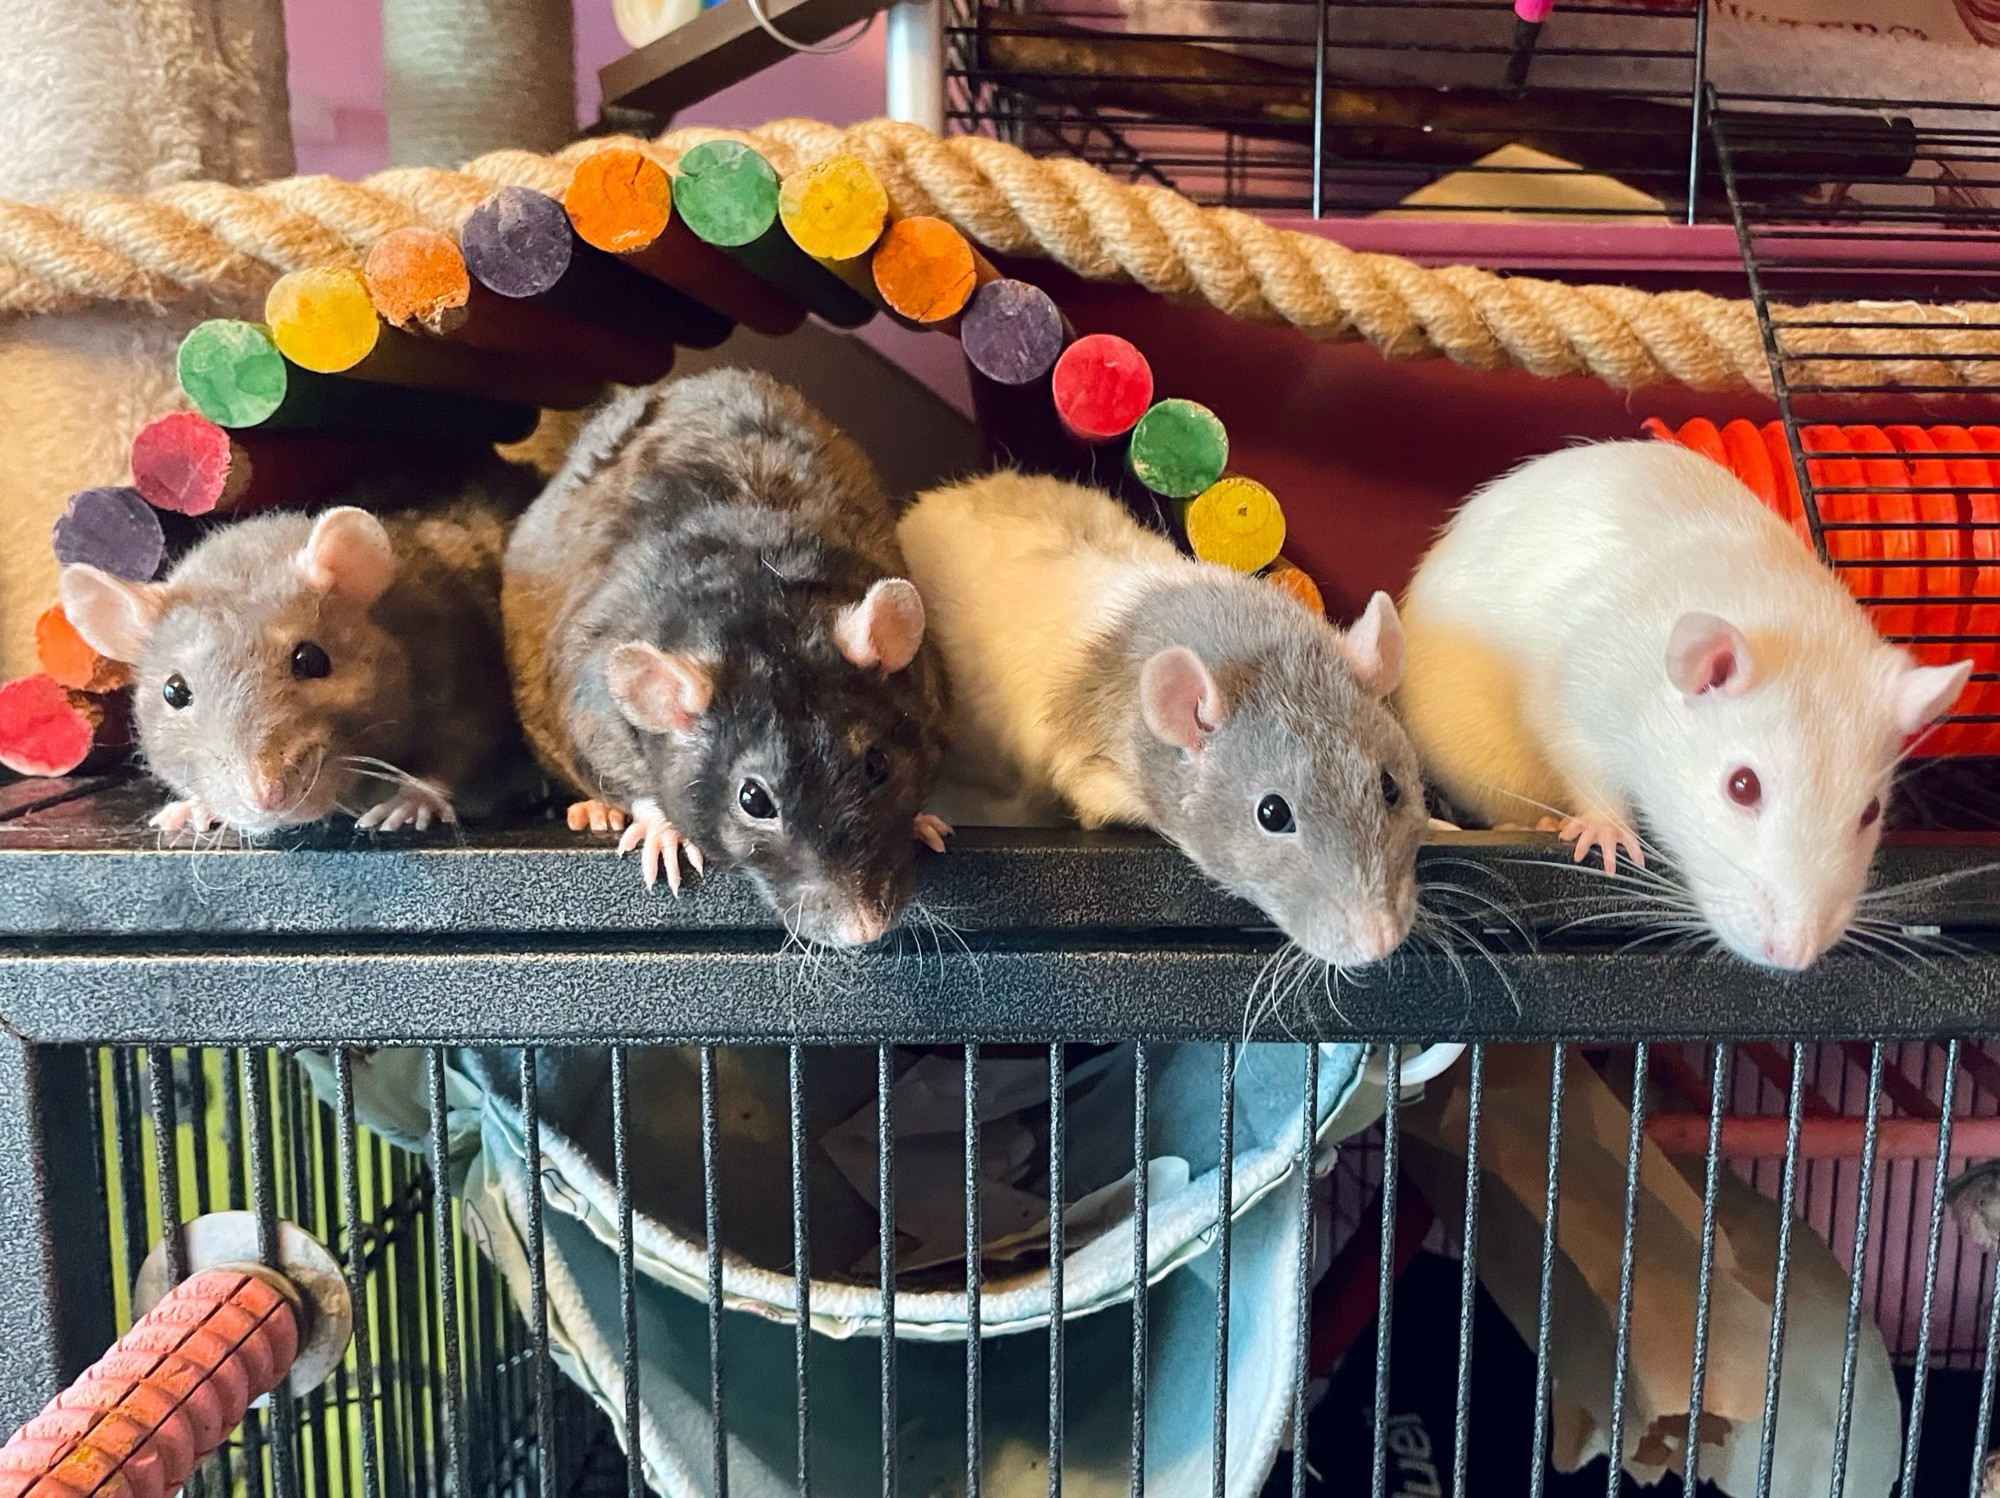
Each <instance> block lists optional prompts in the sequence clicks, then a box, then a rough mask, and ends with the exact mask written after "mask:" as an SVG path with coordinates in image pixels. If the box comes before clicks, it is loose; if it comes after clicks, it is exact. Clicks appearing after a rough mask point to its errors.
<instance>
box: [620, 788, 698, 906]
mask: <svg viewBox="0 0 2000 1498" xmlns="http://www.w3.org/2000/svg"><path fill="white" fill-rule="evenodd" d="M634 848H643V849H644V851H643V852H642V853H641V854H640V855H639V871H640V873H642V874H643V875H644V876H645V879H646V888H647V889H651V888H652V887H653V886H654V885H656V884H658V883H659V882H660V870H661V868H662V866H664V867H665V869H666V874H667V888H668V889H670V890H672V891H673V892H674V893H675V894H679V893H680V892H681V855H682V854H683V853H685V854H686V855H687V861H688V863H689V864H690V865H691V866H692V867H693V869H694V871H695V872H696V873H697V874H699V873H700V872H701V871H702V858H701V849H699V848H697V847H696V846H695V845H694V844H693V843H691V842H689V841H687V839H685V838H684V837H682V836H681V834H680V829H679V828H677V827H675V826H674V824H673V823H672V822H669V821H668V820H667V814H666V812H665V811H663V810H662V809H661V807H660V803H659V802H657V801H653V800H649V799H645V798H641V799H640V800H637V801H634V802H633V803H632V825H631V826H630V827H627V828H626V829H625V835H624V836H623V837H621V838H619V839H618V851H619V852H620V853H621V854H623V853H630V852H631V851H632V850H633V849H634Z"/></svg>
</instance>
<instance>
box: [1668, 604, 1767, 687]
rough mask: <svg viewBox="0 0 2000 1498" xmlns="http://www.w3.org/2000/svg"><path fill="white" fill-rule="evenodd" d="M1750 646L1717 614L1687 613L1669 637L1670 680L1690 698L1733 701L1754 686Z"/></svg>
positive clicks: (1681, 617) (1735, 628) (1678, 620)
mask: <svg viewBox="0 0 2000 1498" xmlns="http://www.w3.org/2000/svg"><path fill="white" fill-rule="evenodd" d="M1750 677H1751V671H1750V646H1749V643H1748V642H1747V641H1745V640H1744V638H1743V633H1742V631H1741V630H1739V629H1737V627H1736V626H1735V625H1733V624H1731V623H1730V622H1729V621H1728V620H1727V619H1721V618H1718V617H1716V616H1715V615H1714V614H1703V613H1686V614H1682V615H1681V616H1680V618H1678V619H1676V620H1675V621H1674V627H1673V629H1672V631H1670V632H1669V633H1668V635H1667V679H1668V680H1669V681H1671V682H1672V683H1673V684H1674V685H1675V686H1677V687H1679V688H1680V689H1681V691H1682V692H1683V693H1684V694H1685V695H1687V696H1689V697H1699V696H1701V695H1703V694H1704V693H1707V692H1714V693H1716V694H1718V695H1720V696H1725V697H1731V696H1734V695H1735V694H1736V693H1738V692H1740V691H1742V690H1743V689H1744V688H1745V687H1747V686H1749V685H1750Z"/></svg>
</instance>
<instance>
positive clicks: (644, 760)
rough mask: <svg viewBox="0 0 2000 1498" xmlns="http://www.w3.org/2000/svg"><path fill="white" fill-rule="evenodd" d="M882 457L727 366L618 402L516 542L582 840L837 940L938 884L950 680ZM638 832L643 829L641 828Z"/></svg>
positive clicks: (878, 931) (530, 628)
mask: <svg viewBox="0 0 2000 1498" xmlns="http://www.w3.org/2000/svg"><path fill="white" fill-rule="evenodd" d="M902 570H903V561H902V553H901V551H900V550H899V549H898V547H897V545H896V532H895V522H894V520H893V518H892V516H891V514H890V510H889V503H888V500H887V498H886V497H885V496H884V494H883V492H882V488H881V484H880V483H879V481H878V480H877V479H876V476H875V473H874V470H873V469H872V467H871V466H870V465H869V463H868V460H867V458H866V457H865V456H863V454H862V452H861V450H860V449H859V448H858V447H856V446H855V445H854V443H853V442H851V441H850V440H849V439H848V438H847V437H845V436H843V435H842V434H841V433H840V432H839V431H838V430H836V429H835V428H834V427H833V426H832V425H831V424H830V423H829V422H828V421H827V420H826V419H825V418H824V417H823V416H821V415H820V414H819V413H818V412H817V411H815V410H814V409H813V408H812V407H811V406H809V405H808V404H806V402H805V401H804V400H803V399H802V398H801V397H800V396H799V395H798V394H797V392H795V391H793V390H790V389H788V388H786V387H785V386H783V385H781V384H779V383H778V382H777V381H775V380H772V379H770V378H769V377H767V376H764V375H761V374H755V373H751V372H749V371H745V370H736V369H722V370H714V371H711V372H709V373H706V374H703V375H699V376H696V377H694V378H691V379H684V380H674V381H670V382H668V383H666V384H662V385H658V386H654V387H652V388H650V389H642V390H630V391H625V392H622V393H620V394H619V395H617V396H615V397H613V398H612V399H611V400H610V401H609V402H608V403H607V404H606V405H605V406H604V407H603V408H602V409H600V410H599V412H598V413H597V414H596V415H595V416H594V417H593V418H592V420H591V421H590V423H589V424H588V425H587V426H586V427H585V428H584V430H583V432H582V434H581V435H580V436H579V437H578V438H577V441H576V445H575V446H574V447H573V448H572V449H571V452H570V457H569V461H568V462H567V463H566V464H565V465H564V467H563V469H562V471H561V472H560V473H558V474H557V475H556V477H555V478H554V479H553V480H552V481H551V482H550V484H549V486H548V488H547V489H546V490H544V491H543V493H542V495H541V497H540V498H539V499H537V500H536V501H535V503H534V504H533V506H531V507H530V509H529V510H528V513H527V514H526V515H525V516H523V517H522V520H521V523H520V526H519V527H518V528H517V529H516V531H515V533H514V539H513V541H512V543H511V544H510V545H509V547H508V551H507V566H506V586H505V592H504V605H505V614H506V628H507V652H508V663H509V665H510V666H511V667H512V670H513V675H514V692H515V699H516V703H517V705H518V707H519V709H520V713H521V720H522V724H523V726H524V727H525V728H526V729H527V733H528V738H529V742H530V743H531V744H532V745H533V747H534V749H535V751H536V753H537V755H538V756H539V757H540V758H541V760H542V762H543V764H544V765H545V766H546V767H547V768H548V769H549V770H551V771H552V772H553V773H555V774H557V775H559V776H560V777H562V778H563V779H564V780H566V781H568V782H569V783H570V784H571V785H572V786H574V787H576V788H577V789H578V790H579V791H581V792H582V793H583V795H584V797H586V798H587V799H585V800H582V801H579V802H578V803H577V804H576V805H574V806H572V807H571V808H570V816H569V822H570V826H571V827H572V828H576V829H579V830H581V829H582V828H584V827H589V828H591V829H592V830H594V831H600V832H602V831H622V832H623V834H624V836H623V839H622V841H621V843H620V851H629V850H630V849H632V848H634V847H638V846H641V845H642V844H643V846H644V850H645V852H644V859H643V872H644V874H645V877H646V882H647V883H648V884H649V885H650V884H651V883H652V882H653V881H654V879H655V877H656V876H657V874H658V873H659V871H660V869H661V866H662V864H663V863H664V867H665V871H666V875H667V881H668V883H669V884H670V885H671V886H672V887H673V888H674V889H675V890H676V891H678V890H679V888H680V879H681V873H680V856H681V854H682V852H683V851H685V852H686V854H687V855H688V860H689V862H690V863H691V864H692V865H693V866H694V867H695V869H696V870H697V871H699V870H700V869H701V868H702V866H703V861H704V858H708V859H714V860H715V861H717V862H718V863H719V864H722V865H726V866H732V867H737V868H741V869H743V870H744V871H745V872H746V873H748V874H749V876H750V877H751V878H752V879H753V880H754V881H755V882H756V883H757V885H758V887H759V889H760V890H761V891H762V893H763V894H764V896H765V898H766V899H767V900H768V901H769V902H770V904H771V905H772V907H773V909H775V910H776V911H777V913H778V914H779V916H780V917H781V919H783V920H784V922H785V924H786V926H787V927H788V929H790V930H791V931H793V932H795V933H796V934H798V935H800V936H803V937H805V938H807V939H809V940H813V941H823V942H829V943H834V944H839V945H856V944H860V943H865V942H869V941H873V940H875V939H876V938H877V937H879V936H880V935H882V933H883V932H884V931H886V930H887V929H888V928H889V926H890V925H891V924H892V923H893V922H894V921H895V919H896V917H897V915H898V914H900V912H901V910H902V907H903V905H904V903H905V902H906V901H907V900H908V898H909V895H910V890H911V887H912V884H913V882H914V879H915V856H914V848H913V840H914V839H922V840H923V841H925V842H926V843H928V844H929V845H930V846H931V847H933V848H935V849H937V850H939V851H942V850H943V834H944V833H946V832H948V831H949V830H950V829H949V828H947V827H945V826H944V824H943V823H942V822H940V821H938V820H937V819H936V818H934V817H930V816H927V815H926V814H925V813H924V811H923V806H924V798H925V797H926V796H927V795H928V794H929V792H930V789H931V786H932V783H933V781H934V780H935V777H936V771H937V766H938V762H939V759H940V758H941V756H942V754H943V751H944V737H945V734H944V730H945V714H946V697H945V692H946V689H945V681H944V676H943V672H942V669H941V667H940V666H939V664H938V661H937V659H936V657H935V655H934V653H933V651H932V650H931V649H930V647H929V646H928V645H927V644H926V642H925V640H924V612H923V602H922V600H921V599H920V598H919V597H918V596H917V590H916V589H915V588H914V587H913V586H912V585H911V584H910V583H908V582H906V581H905V580H904V579H903V578H902V577H901V576H899V575H898V574H900V573H901V572H902ZM628 818H629V821H630V825H629V826H628V825H627V820H628Z"/></svg>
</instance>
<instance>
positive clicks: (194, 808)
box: [149, 801, 221, 833]
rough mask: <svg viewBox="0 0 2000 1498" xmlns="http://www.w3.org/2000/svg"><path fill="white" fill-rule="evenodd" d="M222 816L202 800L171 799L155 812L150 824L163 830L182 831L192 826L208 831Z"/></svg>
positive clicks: (201, 830) (170, 831)
mask: <svg viewBox="0 0 2000 1498" xmlns="http://www.w3.org/2000/svg"><path fill="white" fill-rule="evenodd" d="M220 820H221V818H219V817H218V816H216V814H215V813H214V812H212V811H210V810H209V809H208V807H207V806H206V805H205V804H203V803H202V802H200V801H169V802H168V803H167V804H166V805H165V806H163V807H161V808H160V809H159V810H158V811H156V812H154V813H153V816H152V819H151V822H150V824H149V825H151V826H154V827H157V828H159V829H160V831H162V832H168V833H173V832H180V831H183V830H184V829H186V828H189V827H192V828H193V829H194V830H195V831H196V832H206V831H208V829H209V828H211V827H213V826H214V825H215V824H216V823H217V822H218V821H220Z"/></svg>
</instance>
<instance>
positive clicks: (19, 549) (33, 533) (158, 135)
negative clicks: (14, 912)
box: [0, 0, 292, 677]
mask: <svg viewBox="0 0 2000 1498" xmlns="http://www.w3.org/2000/svg"><path fill="white" fill-rule="evenodd" d="M0 35H4V36H5V37H6V42H5V44H4V45H0V141H4V142H5V143H6V148H5V149H4V150H0V199H9V198H12V199H21V200H25V201H27V202H30V203H48V202H50V201H51V200H52V199H58V198H59V197H60V195H62V194H65V193H75V192H79V191H83V192H103V193H136V192H145V191H149V190H152V189H155V188H160V187H166V186H168V185H170V184H172V183H176V182H182V181H189V180H194V179H218V180H221V181H225V182H257V181H262V180H264V179H266V178H269V177H281V176H284V175H285V174H286V173H288V172H290V171H291V169H292V136H291V127H290V123H289V118H288V101H287V97H286V91H285V33H284V13H283V10H282V7H281V0H0ZM79 210H80V211H83V212H86V213H87V212H88V211H89V205H88V203H87V202H84V203H76V202H74V200H72V202H71V203H69V204H65V205H64V213H65V215H67V214H69V213H71V212H76V211H79ZM212 310H214V309H213V308H203V309H195V308H190V307H187V306H185V305H183V306H180V307H176V308H175V309H174V310H173V311H171V312H170V313H163V314H153V313H148V312H143V311H132V310H128V309H125V308H121V307H94V308H91V309H89V310H87V311H81V312H69V313H62V314H58V315H52V316H41V317H16V318H10V319H6V320H4V321H0V433H4V434H5V437H6V444H7V460H6V462H5V463H0V676H5V677H12V676H16V675H19V674H21V673H22V672H24V671H29V670H32V669H34V668H33V666H32V664H31V663H32V660H33V655H34V645H33V639H32V631H33V628H34V621H35V617H36V616H37V615H38V614H40V613H41V611H42V610H43V609H45V608H46V607H47V606H48V604H49V602H50V600H51V599H53V598H54V596H55V562H54V559H53V558H52V556H51V555H50V552H49V527H50V525H51V524H52V523H53V522H54V520H55V517H56V515H57V514H58V513H59V512H60V511H61V509H62V506H63V503H64V501H65V500H66V499H67V498H68V497H69V495H70V493H71V492H72V491H73V490H76V489H81V488H84V487H87V486H89V485H92V484H116V483H122V482H124V480H125V477H126V471H125V465H126V453H127V449H128V448H129V447H130V445H131V441H132V434H133V432H134V431H136V430H137V429H138V427H139V425H140V424H141V423H142V422H143V421H145V420H146V418H147V417H149V416H152V415H154V414H156V413H157V412H159V411H162V410H165V409H167V408H168V407H170V406H173V405H175V404H177V403H178V392H177V391H176V390H175V387H174V380H173V352H174V346H175V344H176V343H177V342H178V340H179V337H180V335H181V333H182V332H183V331H185V330H186V328H187V327H188V326H189V324H190V323H191V322H192V321H193V320H194V319H195V318H196V317H198V316H200V315H202V313H203V312H205V311H212ZM228 310H240V309H228Z"/></svg>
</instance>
